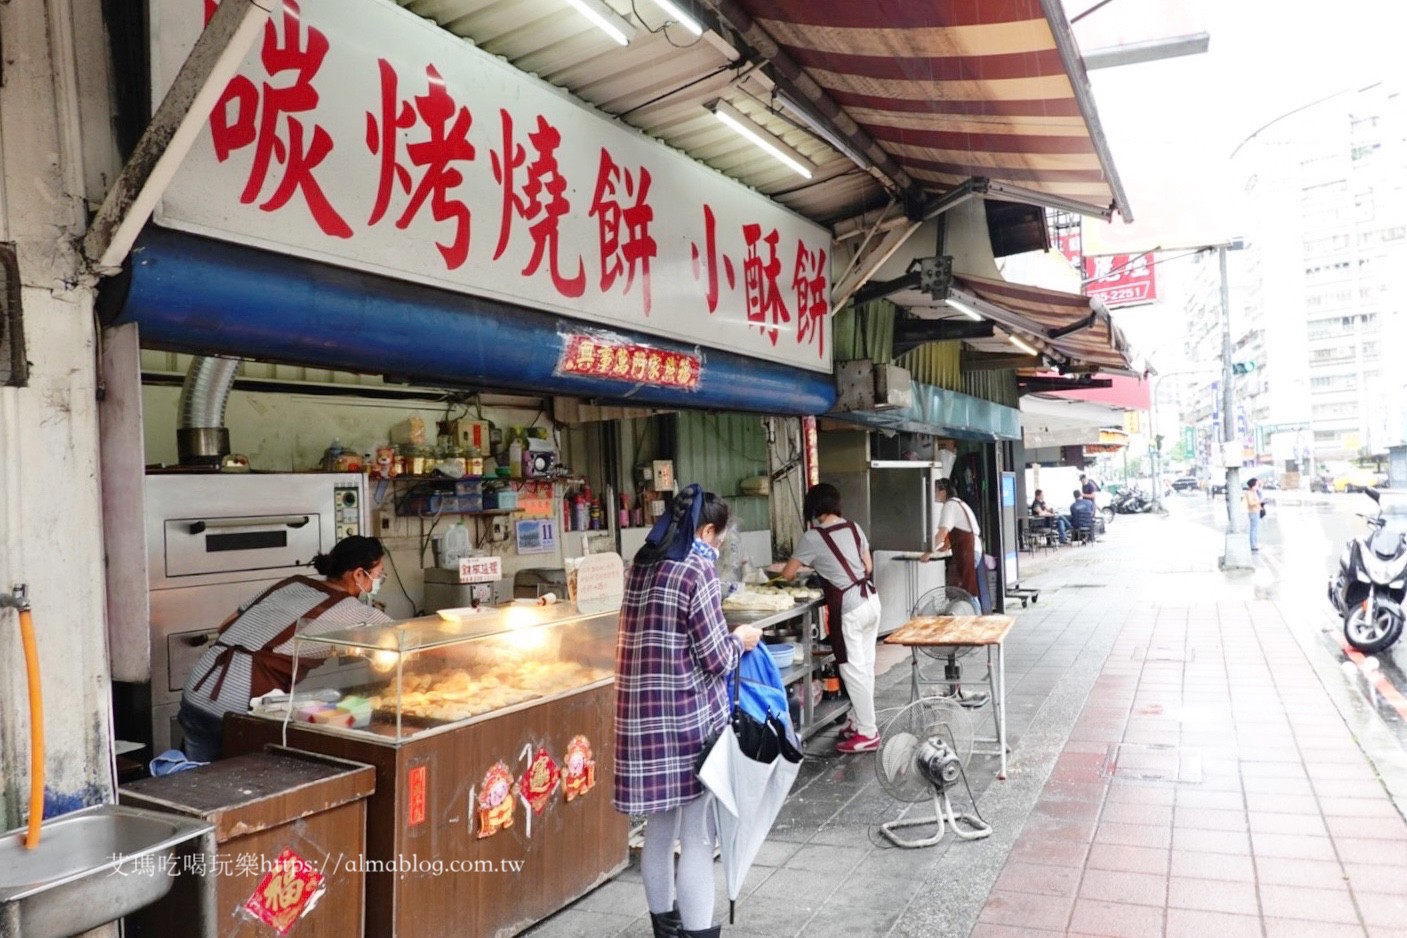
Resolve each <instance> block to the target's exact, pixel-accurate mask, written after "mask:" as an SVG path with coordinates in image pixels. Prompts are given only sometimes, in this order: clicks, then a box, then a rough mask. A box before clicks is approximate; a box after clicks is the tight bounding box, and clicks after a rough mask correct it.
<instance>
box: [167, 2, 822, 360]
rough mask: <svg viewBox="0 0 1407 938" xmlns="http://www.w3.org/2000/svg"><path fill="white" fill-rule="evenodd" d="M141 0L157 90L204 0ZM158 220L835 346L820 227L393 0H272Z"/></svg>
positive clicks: (697, 335) (308, 252)
mask: <svg viewBox="0 0 1407 938" xmlns="http://www.w3.org/2000/svg"><path fill="white" fill-rule="evenodd" d="M151 6H152V18H153V22H152V26H151V34H152V36H153V37H155V38H154V40H153V42H154V49H153V54H152V62H153V65H152V67H153V72H154V74H153V77H152V87H153V90H154V93H155V95H156V98H157V100H158V101H159V100H160V97H161V96H162V95H163V94H164V93H165V91H166V89H167V88H168V87H169V85H170V84H171V82H172V80H173V79H174V76H175V74H176V72H177V70H178V69H179V68H180V65H181V63H182V62H183V61H184V60H185V57H186V55H187V54H188V52H189V51H190V49H191V48H192V46H194V44H195V40H196V38H197V37H198V36H199V34H200V31H201V28H202V25H203V22H204V20H203V17H208V16H209V15H211V14H212V13H213V11H214V9H215V3H214V0H152V4H151ZM562 15H563V16H567V15H571V14H570V11H569V9H568V8H567V7H563V10H562ZM156 220H157V221H158V222H159V223H160V224H162V225H166V226H169V227H172V228H180V229H183V230H186V231H192V232H196V233H199V234H205V235H211V236H213V237H217V238H224V239H226V240H231V241H237V242H241V243H245V244H250V245H255V246H259V247H264V248H268V249H272V250H275V251H278V252H281V253H286V254H293V255H300V256H303V257H308V258H313V259H316V260H320V261H326V262H327V263H331V264H339V265H342V266H346V267H351V268H354V269H357V270H366V271H372V272H375V273H378V274H382V275H385V276H388V277H396V278H401V279H405V280H413V281H417V282H420V283H424V284H429V285H431V286H435V287H441V288H444V289H449V290H456V291H459V292H462V293H471V294H475V295H481V296H486V297H492V298H495V299H500V300H504V301H507V302H512V303H518V304H522V305H526V306H530V307H534V308H541V309H548V310H553V311H556V312H559V313H562V314H564V315H568V316H573V317H576V318H579V319H583V320H587V321H590V322H600V323H610V324H614V325H618V326H622V327H625V328H629V329H633V330H639V331H641V332H645V333H648V334H652V335H658V336H666V337H669V338H672V339H677V340H680V341H683V342H688V343H691V344H692V343H699V344H702V345H705V346H709V347H712V348H719V349H725V350H729V351H736V352H740V353H742V354H745V355H751V356H755V357H759V358H766V359H769V360H772V361H777V362H781V363H784V364H787V365H793V366H797V367H801V368H807V369H810V370H813V371H830V368H831V343H830V340H829V333H830V320H829V312H830V301H829V296H830V282H829V280H830V278H829V274H830V251H831V244H830V236H829V233H828V232H827V231H826V230H825V229H823V228H821V227H819V226H817V225H813V224H811V223H810V222H808V221H806V220H804V219H802V218H800V217H798V216H796V215H793V214H792V213H791V212H789V211H787V210H786V209H784V208H782V207H780V206H779V205H777V204H776V203H774V202H772V201H770V200H768V199H766V198H763V197H762V196H759V195H757V194H756V193H754V192H751V191H749V190H748V189H746V188H745V187H743V186H742V185H740V184H738V183H736V182H734V181H733V180H730V179H727V178H726V177H724V176H722V175H721V174H719V173H717V172H715V171H713V170H711V169H709V168H707V167H705V166H703V165H701V164H699V163H696V162H694V161H693V160H690V159H689V158H687V157H685V156H684V155H682V154H680V153H678V152H676V151H674V150H672V149H670V148H668V147H666V146H664V145H663V144H660V143H658V142H656V141H653V140H650V139H648V138H647V137H645V136H643V135H641V134H639V133H637V132H635V131H633V130H630V129H629V128H628V127H626V126H624V125H621V124H617V123H615V122H613V121H611V120H610V119H608V118H607V117H605V116H603V115H601V114H599V113H597V112H595V111H592V110H591V109H589V108H587V107H585V106H583V105H581V104H579V103H577V102H575V101H573V100H571V99H569V98H568V97H567V96H566V95H565V94H563V93H562V92H561V91H559V90H558V89H555V88H553V87H551V86H550V85H548V84H546V83H545V82H541V81H539V80H538V79H536V78H533V77H531V76H529V75H527V74H525V73H523V72H520V71H518V70H517V69H515V68H513V67H512V66H511V65H509V64H507V63H505V62H502V61H500V60H499V59H497V58H495V57H493V56H491V55H488V54H486V53H484V52H482V51H480V50H479V49H477V48H475V47H473V46H471V45H469V44H467V43H466V42H464V41H463V40H462V39H458V38H456V37H455V36H453V35H451V34H450V33H448V32H446V31H444V30H442V29H441V28H440V27H438V26H436V25H435V24H434V23H432V22H430V21H428V20H425V19H422V18H421V17H419V16H416V15H415V14H413V13H410V12H408V11H406V10H403V9H401V8H400V7H398V6H396V5H395V4H394V3H390V2H388V0H282V2H276V4H275V11H274V15H273V17H272V18H271V20H270V22H269V24H268V26H267V27H266V29H265V31H264V34H263V37H262V40H261V41H256V43H255V45H254V48H253V50H252V51H251V52H250V53H249V55H248V57H247V58H246V59H245V62H244V65H243V66H242V67H241V69H240V73H239V75H237V76H236V77H235V78H234V79H233V80H232V81H231V82H230V84H229V86H228V87H227V88H226V90H225V92H224V95H223V97H222V98H221V99H220V101H219V103H218V104H217V105H216V108H215V112H214V114H213V115H212V116H211V119H210V121H209V122H208V123H207V125H206V127H205V129H204V130H202V131H201V135H200V137H199V139H198V140H197V141H196V143H195V145H194V147H193V148H192V150H191V152H190V154H189V155H188V156H187V157H186V159H185V162H184V163H183V164H182V166H181V168H180V170H179V171H178V172H177V174H176V176H175V178H174V180H173V181H172V183H171V186H170V188H169V189H167V191H166V195H165V198H164V199H163V200H162V202H161V205H160V206H159V208H158V210H157V213H156ZM364 325H365V326H368V327H370V326H371V324H364ZM387 325H388V326H389V325H390V324H387Z"/></svg>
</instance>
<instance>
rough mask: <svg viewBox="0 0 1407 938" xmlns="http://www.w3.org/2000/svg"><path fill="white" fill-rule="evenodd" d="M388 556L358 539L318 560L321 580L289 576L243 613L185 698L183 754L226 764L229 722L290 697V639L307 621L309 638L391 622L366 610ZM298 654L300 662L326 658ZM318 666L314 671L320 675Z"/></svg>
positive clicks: (228, 624) (204, 658) (196, 672)
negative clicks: (258, 701)
mask: <svg viewBox="0 0 1407 938" xmlns="http://www.w3.org/2000/svg"><path fill="white" fill-rule="evenodd" d="M384 558H385V551H384V549H383V548H382V546H381V542H380V541H379V540H377V539H376V538H374V537H361V536H357V535H354V536H352V537H348V538H344V539H343V540H341V541H339V542H337V545H336V546H335V547H333V548H332V550H331V551H329V552H328V553H326V554H318V555H317V556H316V557H314V558H313V568H314V569H316V570H317V572H318V573H320V574H322V576H323V577H324V579H322V580H314V579H312V578H310V577H305V576H291V577H288V578H287V579H285V580H280V581H279V582H278V583H275V584H274V585H273V586H271V587H269V588H268V589H267V590H265V591H264V592H263V593H260V594H259V595H258V596H256V597H254V599H252V600H251V601H250V602H249V603H248V604H246V605H244V606H241V607H240V608H239V609H238V610H236V611H235V613H234V614H233V615H231V616H230V617H229V618H228V619H226V620H225V623H224V624H223V625H221V626H220V637H219V639H217V640H216V641H215V643H214V644H213V645H211V646H210V647H209V648H207V649H205V654H203V655H201V656H200V660H199V661H197V662H196V665H195V667H194V668H193V669H192V670H191V676H190V678H189V679H187V681H186V686H185V688H184V689H183V690H182V691H181V709H180V711H179V712H178V713H177V715H176V719H177V720H178V721H179V722H180V724H181V729H182V730H184V731H185V737H186V741H185V744H184V746H183V748H184V749H185V753H186V757H187V758H188V759H190V760H191V761H192V762H213V761H215V760H216V759H219V758H220V757H221V749H222V742H223V741H222V738H221V737H222V733H223V729H222V726H223V722H224V716H225V714H226V713H227V712H230V711H234V712H236V713H244V712H245V711H247V710H248V709H249V701H250V699H251V698H254V697H261V696H263V695H264V694H267V693H269V692H270V691H274V690H283V691H288V690H290V686H289V685H290V684H291V683H292V680H293V633H294V632H295V631H297V629H298V623H299V622H300V621H301V620H304V619H310V620H315V621H313V622H312V623H310V624H309V625H308V626H307V627H306V628H305V629H304V634H308V633H314V634H316V633H318V632H330V631H334V630H336V629H341V628H347V627H349V626H353V625H361V624H363V623H371V624H381V623H386V622H390V621H391V618H390V617H389V616H387V615H386V614H385V613H384V612H382V611H380V610H379V609H374V608H371V607H369V606H367V605H366V604H365V603H363V602H362V599H363V598H365V599H366V600H368V601H369V600H370V599H371V597H373V596H375V595H376V593H377V591H378V590H379V589H380V588H381V581H382V578H383V574H384V566H385V559H384ZM309 651H310V649H308V648H303V649H301V650H300V657H301V658H302V659H303V660H304V661H306V660H308V659H309V658H313V659H317V658H319V657H326V655H327V651H326V650H325V649H324V650H323V651H322V654H321V656H319V655H317V654H316V649H312V651H313V652H314V653H313V654H309ZM316 666H317V664H316V662H315V663H314V664H312V665H311V667H316Z"/></svg>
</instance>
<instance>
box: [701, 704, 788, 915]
mask: <svg viewBox="0 0 1407 938" xmlns="http://www.w3.org/2000/svg"><path fill="white" fill-rule="evenodd" d="M737 683H738V682H734V699H733V718H732V720H731V721H730V723H729V726H728V728H727V729H726V730H724V732H723V734H722V735H721V736H720V737H719V738H718V740H717V741H716V742H714V744H713V746H712V748H710V749H709V752H708V755H707V756H706V757H705V759H704V762H703V765H702V767H700V769H699V779H700V780H701V781H702V782H703V783H704V787H706V788H707V789H708V790H709V791H710V792H712V793H713V796H714V813H715V821H716V822H717V825H718V842H719V847H720V850H721V853H722V857H723V875H724V878H725V879H726V880H727V881H728V921H729V923H731V922H732V921H733V907H734V903H736V902H737V899H738V895H739V894H740V893H741V892H742V888H743V880H744V879H746V878H747V873H748V870H750V869H751V868H752V863H753V861H754V860H755V859H757V852H758V851H759V850H761V849H762V844H763V843H764V842H765V841H766V840H767V834H768V832H770V831H771V830H772V824H773V823H774V822H775V821H776V820H777V815H778V814H779V813H780V812H781V810H782V804H783V803H784V802H785V801H786V798H787V793H788V792H790V791H791V787H792V785H793V784H794V783H795V782H796V776H797V773H798V772H800V770H801V750H800V749H798V748H797V747H796V746H795V745H794V744H793V743H792V741H791V740H790V739H789V738H788V733H787V731H786V728H785V727H784V726H783V725H782V724H781V723H780V722H779V721H778V719H777V718H776V717H775V716H771V715H769V716H768V718H767V720H766V721H765V722H759V721H758V720H756V719H754V718H753V717H751V716H749V715H748V714H747V713H746V712H744V711H743V710H741V709H740V708H739V707H738V705H737V691H736V687H737Z"/></svg>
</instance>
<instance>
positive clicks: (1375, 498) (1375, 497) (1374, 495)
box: [1363, 486, 1382, 504]
mask: <svg viewBox="0 0 1407 938" xmlns="http://www.w3.org/2000/svg"><path fill="white" fill-rule="evenodd" d="M1363 494H1364V495H1367V496H1368V497H1369V498H1371V499H1372V500H1373V501H1375V502H1377V503H1378V504H1382V499H1381V498H1379V497H1378V490H1377V489H1375V488H1373V487H1371V486H1369V487H1368V488H1366V489H1364V490H1363Z"/></svg>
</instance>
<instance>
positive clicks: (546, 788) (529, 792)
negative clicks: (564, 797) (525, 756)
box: [518, 747, 562, 814]
mask: <svg viewBox="0 0 1407 938" xmlns="http://www.w3.org/2000/svg"><path fill="white" fill-rule="evenodd" d="M561 777H562V773H561V771H560V770H558V768H557V763H556V762H555V761H554V760H553V758H552V757H551V756H550V755H548V754H547V750H546V749H544V748H542V747H538V750H537V753H536V754H535V755H534V756H533V760H532V762H530V763H528V770H527V771H526V772H524V773H523V777H522V779H521V780H519V782H518V789H519V790H520V791H521V792H522V793H523V800H524V801H526V802H527V803H528V806H529V807H531V808H532V809H533V813H534V814H541V813H542V812H543V811H544V810H545V809H546V808H547V803H548V802H549V801H551V800H552V793H553V792H555V791H556V790H557V783H558V782H559V781H560V780H561Z"/></svg>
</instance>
